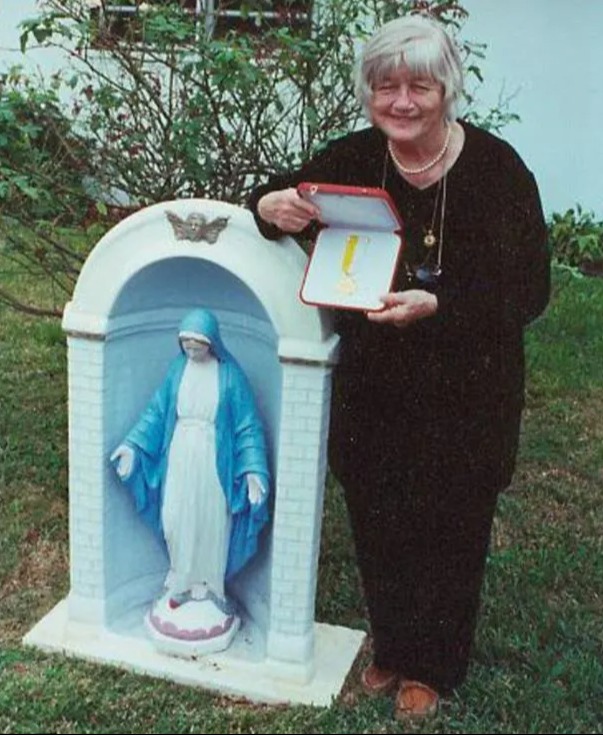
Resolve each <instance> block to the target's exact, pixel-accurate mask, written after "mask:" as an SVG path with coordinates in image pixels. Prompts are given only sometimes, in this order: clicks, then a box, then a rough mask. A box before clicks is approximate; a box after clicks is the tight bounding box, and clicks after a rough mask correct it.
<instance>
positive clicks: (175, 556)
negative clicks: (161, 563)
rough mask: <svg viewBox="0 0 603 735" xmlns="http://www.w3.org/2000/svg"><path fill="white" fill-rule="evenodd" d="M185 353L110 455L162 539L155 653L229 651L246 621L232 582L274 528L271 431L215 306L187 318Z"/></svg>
mask: <svg viewBox="0 0 603 735" xmlns="http://www.w3.org/2000/svg"><path fill="white" fill-rule="evenodd" d="M178 340H179V346H180V354H179V355H178V356H177V357H176V358H175V359H174V360H173V362H172V363H171V365H170V367H169V369H168V371H167V375H166V376H165V378H164V380H163V382H162V383H161V385H160V386H159V387H158V389H157V390H156V392H155V394H154V395H153V397H152V399H151V401H150V403H149V404H148V405H147V407H146V408H145V410H144V411H143V413H142V414H141V416H140V418H139V420H138V422H137V423H136V424H135V426H134V427H133V428H132V429H131V431H130V432H129V433H128V434H127V436H126V437H125V439H124V440H123V442H122V443H121V444H120V446H119V447H118V448H117V449H116V450H115V452H113V454H112V455H111V461H112V463H113V464H114V466H115V469H116V471H117V474H118V475H119V477H120V479H121V480H122V482H123V483H124V485H125V486H126V487H127V488H128V490H129V491H130V493H131V495H132V497H133V499H134V504H135V507H136V510H137V512H138V513H139V514H140V516H141V517H142V518H143V520H144V521H145V522H146V523H147V524H149V525H150V526H151V528H152V529H153V530H154V531H155V532H156V533H157V534H159V535H160V537H161V538H162V539H163V540H164V541H165V544H166V547H167V552H168V556H169V562H170V567H169V571H168V573H167V576H166V579H165V593H164V594H163V595H162V596H161V597H160V599H159V600H157V601H156V602H155V603H154V605H153V607H152V609H151V611H150V612H149V614H148V616H147V621H146V622H147V628H148V630H149V631H150V633H151V636H152V638H153V640H154V641H155V642H156V643H157V644H158V648H160V649H161V650H163V651H166V652H168V653H175V654H177V655H199V654H203V653H209V652H215V651H219V650H223V649H224V648H226V647H227V646H228V645H230V642H231V641H232V639H233V637H234V635H235V634H236V631H237V629H238V627H239V625H240V618H239V616H238V615H237V611H236V610H235V609H234V607H233V605H232V604H231V601H230V600H229V599H228V598H227V595H226V588H225V586H226V583H227V582H228V580H229V579H230V578H232V577H233V576H234V575H236V574H237V573H238V572H239V571H240V570H241V569H242V568H243V567H244V566H245V564H247V562H248V561H249V560H250V559H251V558H252V557H253V556H254V555H255V553H256V551H257V548H258V538H259V534H260V532H261V530H262V528H263V527H264V526H265V525H266V523H267V521H268V503H267V500H268V491H269V473H268V462H267V452H266V443H265V438H264V431H263V428H262V423H261V420H260V416H259V414H258V410H257V407H256V403H255V399H254V395H253V393H252V390H251V387H250V385H249V382H248V380H247V378H246V376H245V374H244V372H243V370H242V368H241V367H240V365H239V364H238V363H237V361H236V360H235V358H234V357H233V356H232V355H231V354H230V352H229V351H228V350H227V349H226V348H225V347H224V344H223V342H222V339H221V337H220V330H219V326H218V322H217V320H216V317H215V316H214V314H213V313H212V312H211V311H209V310H208V309H196V310H194V311H191V312H190V313H188V314H187V315H186V316H185V317H184V319H183V320H182V322H181V324H180V328H179V331H178Z"/></svg>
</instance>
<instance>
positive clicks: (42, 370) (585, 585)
mask: <svg viewBox="0 0 603 735" xmlns="http://www.w3.org/2000/svg"><path fill="white" fill-rule="evenodd" d="M602 366H603V280H601V279H582V280H578V279H567V278H563V279H562V278H561V277H560V278H558V279H557V280H556V284H555V294H554V298H553V301H552V304H551V307H550V309H549V310H548V312H547V314H546V316H545V317H544V318H542V319H541V320H539V321H538V322H537V323H536V324H535V325H534V326H533V327H532V328H531V330H530V332H529V335H528V368H529V371H528V372H529V384H528V408H527V411H526V416H525V422H524V428H523V436H522V444H521V453H520V462H519V466H518V470H517V473H516V476H515V480H514V483H513V485H512V487H511V488H510V489H509V490H508V491H507V492H506V493H505V494H503V495H502V496H501V499H500V503H499V508H498V512H497V517H496V523H495V528H494V532H493V539H492V551H491V554H490V557H489V560H488V567H487V574H486V584H485V592H484V598H483V606H482V614H481V617H480V621H479V626H478V635H477V641H476V646H475V651H474V656H473V662H472V666H471V669H470V674H469V678H468V680H467V682H466V683H465V684H464V685H463V686H462V687H461V688H460V689H459V691H458V692H457V693H456V695H455V696H454V697H453V698H451V699H450V700H449V701H447V702H445V703H444V706H443V707H442V711H441V714H440V715H439V716H438V718H437V719H436V720H434V721H433V722H432V723H430V724H424V725H421V726H416V727H414V728H413V727H409V726H407V727H406V728H405V727H404V726H402V725H400V724H399V723H397V722H396V721H395V720H394V719H393V717H392V704H391V701H390V700H388V699H387V698H385V697H381V698H377V699H367V698H366V697H364V696H363V695H362V694H361V692H360V689H359V685H358V669H359V668H360V666H361V665H362V663H363V662H364V661H366V660H367V659H368V656H369V652H368V651H364V652H363V653H362V655H361V656H360V659H359V661H358V662H357V664H356V666H355V668H354V670H353V671H352V672H351V674H350V676H349V678H348V681H347V682H346V685H345V686H344V690H343V692H342V694H341V696H340V697H339V699H338V701H336V702H335V703H334V704H333V705H332V706H331V707H328V708H323V709H318V708H311V707H301V706H291V707H284V706H282V707H281V706H279V707H271V706H264V705H254V704H251V703H249V702H245V701H241V700H235V699H231V698H227V697H220V696H217V695H214V694H210V693H208V692H205V691H203V690H199V689H194V688H188V687H183V686H177V685H175V684H171V683H168V682H164V681H157V680H154V679H151V678H148V677H143V676H136V675H132V674H128V673H126V672H123V671H120V670H117V669H114V668H111V667H100V666H93V665H91V664H87V663H85V662H82V661H77V660H73V659H68V658H65V657H62V656H59V655H45V654H42V653H40V652H37V651H34V650H31V649H25V648H23V647H22V645H21V637H22V636H23V634H24V633H26V632H27V631H28V630H29V628H30V627H31V626H32V625H33V624H34V623H35V622H37V620H39V619H40V617H42V615H43V614H44V613H45V612H47V611H48V610H49V609H50V608H51V607H52V605H53V604H54V603H56V602H57V601H58V600H59V599H61V598H62V597H64V596H65V594H66V592H67V589H68V558H67V557H68V552H67V547H68V535H67V475H66V466H67V456H66V437H67V425H66V379H65V368H66V364H65V344H64V338H63V335H62V332H61V329H60V326H59V325H58V324H57V323H53V322H49V321H44V320H33V319H31V318H27V317H23V316H19V315H17V314H15V313H13V312H9V311H7V310H2V309H1V307H0V375H1V376H2V380H1V381H0V522H1V525H0V732H11V733H26V732H27V733H41V732H49V731H50V732H55V733H130V732H131V733H168V732H169V733H189V732H199V733H201V732H203V733H268V732H278V733H398V732H405V731H413V732H415V731H416V732H432V733H517V732H522V733H524V732H525V733H603V696H602V695H603V541H602V539H603V511H602V508H603V381H602V380H601V375H602ZM317 618H318V619H319V620H322V621H326V622H330V623H340V624H343V625H348V626H353V627H360V628H364V629H368V628H367V622H366V617H365V612H364V605H363V601H362V597H361V593H360V585H359V581H358V574H357V571H356V567H355V564H354V553H353V549H352V544H351V538H350V533H349V528H348V524H347V517H346V512H345V506H344V504H343V501H342V497H341V493H340V492H339V489H338V488H337V487H336V486H335V485H334V484H332V483H331V484H330V485H329V487H328V490H327V497H326V502H325V515H324V531H323V547H322V553H321V561H320V574H319V589H318V605H317Z"/></svg>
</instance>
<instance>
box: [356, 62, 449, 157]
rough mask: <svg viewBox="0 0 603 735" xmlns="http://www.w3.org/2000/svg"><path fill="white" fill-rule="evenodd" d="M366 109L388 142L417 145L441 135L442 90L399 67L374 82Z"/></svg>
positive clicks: (432, 80) (440, 87)
mask: <svg viewBox="0 0 603 735" xmlns="http://www.w3.org/2000/svg"><path fill="white" fill-rule="evenodd" d="M369 110H370V113H371V118H372V120H373V123H374V124H375V125H376V126H377V127H379V128H381V130H382V131H383V132H384V133H385V135H386V136H387V137H388V138H389V139H390V140H391V141H392V142H394V143H399V144H401V145H408V144H410V145H413V144H416V145H421V144H424V143H425V142H428V141H429V140H430V138H431V137H432V136H433V137H437V136H438V135H439V134H440V133H441V129H442V122H443V120H444V115H445V106H444V89H443V87H442V85H441V84H440V83H439V82H437V81H435V80H434V79H432V78H431V77H421V76H416V75H414V74H412V73H411V72H410V70H409V69H408V67H401V68H400V69H399V70H397V71H395V72H392V73H391V74H389V75H388V76H386V77H384V78H383V79H381V80H380V81H379V82H377V83H375V85H374V88H373V95H372V97H371V101H370V103H369Z"/></svg>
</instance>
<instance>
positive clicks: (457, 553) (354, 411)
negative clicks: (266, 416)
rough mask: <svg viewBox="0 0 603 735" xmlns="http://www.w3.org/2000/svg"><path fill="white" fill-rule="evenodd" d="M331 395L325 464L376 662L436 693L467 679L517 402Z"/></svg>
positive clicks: (510, 461)
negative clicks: (333, 481)
mask: <svg viewBox="0 0 603 735" xmlns="http://www.w3.org/2000/svg"><path fill="white" fill-rule="evenodd" d="M341 388H342V385H341V380H340V381H339V385H338V386H337V385H336V392H335V396H334V402H333V412H332V431H331V437H330V462H331V467H332V469H333V471H334V474H335V475H336V476H337V477H338V479H339V480H340V482H341V484H342V486H343V488H344V490H345V496H346V501H347V507H348V511H349V516H350V521H351V525H352V530H353V535H354V541H355V546H356V554H357V560H358V565H359V568H360V572H361V578H362V582H363V587H364V593H365V597H366V603H367V606H368V612H369V618H370V625H371V631H372V636H373V647H374V660H375V663H376V664H377V665H378V666H381V667H383V668H387V669H393V670H396V671H398V672H400V673H401V674H402V675H403V676H405V677H406V678H409V679H418V680H420V681H422V682H424V683H427V684H429V685H430V686H432V687H434V688H435V689H436V690H438V691H439V692H440V693H442V694H445V693H447V692H450V691H451V690H452V689H454V688H455V687H457V686H458V685H459V684H460V683H461V682H462V681H463V680H464V678H465V676H466V673H467V667H468V662H469V655H470V650H471V644H472V641H473V637H474V632H475V625H476V618H477V612H478V608H479V599H480V589H481V586H482V580H483V575H484V567H485V561H486V557H487V553H488V547H489V539H490V532H491V528H492V520H493V516H494V512H495V509H496V501H497V497H498V493H499V491H500V490H501V489H502V488H503V487H505V486H506V485H507V484H508V482H509V481H510V479H511V475H512V470H513V467H514V464H515V453H516V450H517V442H518V436H519V422H520V416H521V406H520V405H519V404H518V403H513V402H506V403H501V404H500V405H495V406H493V405H492V403H491V402H490V403H488V404H487V407H486V408H483V407H480V406H472V407H471V410H468V408H467V407H466V406H458V405H457V406H455V405H452V404H450V405H447V406H446V405H442V404H438V405H435V404H432V405H431V406H425V405H423V406H419V405H418V404H416V405H415V406H414V407H410V410H408V409H409V404H408V401H402V400H400V399H399V398H398V399H397V400H394V397H393V396H392V395H391V392H388V393H384V392H383V391H381V390H379V388H378V387H377V386H375V387H374V389H373V390H367V386H366V384H365V385H363V386H362V388H363V390H362V391H361V392H358V391H357V390H349V384H348V385H347V388H348V390H346V384H345V383H344V385H343V388H344V389H343V391H342V390H341ZM482 408H483V410H482Z"/></svg>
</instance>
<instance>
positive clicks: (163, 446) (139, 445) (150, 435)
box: [114, 309, 270, 580]
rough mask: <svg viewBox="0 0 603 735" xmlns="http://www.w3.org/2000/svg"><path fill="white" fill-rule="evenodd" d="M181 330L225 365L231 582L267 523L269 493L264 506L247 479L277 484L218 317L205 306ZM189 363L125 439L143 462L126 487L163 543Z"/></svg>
mask: <svg viewBox="0 0 603 735" xmlns="http://www.w3.org/2000/svg"><path fill="white" fill-rule="evenodd" d="M182 333H185V334H187V335H191V334H195V335H203V336H204V337H207V338H208V339H209V340H210V342H211V349H212V352H213V353H214V355H215V356H216V358H217V359H218V361H219V367H218V408H217V411H216V467H217V472H218V477H219V479H220V483H221V485H222V489H223V491H224V495H225V497H226V502H227V504H228V508H229V510H230V513H231V514H232V525H231V536H230V545H229V551H228V562H227V567H226V579H227V580H228V579H230V578H231V577H232V576H234V575H235V574H236V573H237V572H239V571H240V570H241V569H242V568H243V566H244V565H245V564H246V563H247V562H248V561H249V560H250V559H251V557H252V556H253V555H254V554H255V553H256V551H257V546H258V537H259V534H260V531H261V530H262V528H263V527H264V526H265V524H266V523H267V521H268V504H267V498H268V494H264V495H263V497H262V500H261V502H260V503H258V504H256V505H251V504H250V503H249V500H248V497H247V482H246V475H247V474H248V473H254V474H256V475H259V476H260V478H261V480H262V483H263V485H264V487H265V488H266V489H268V488H269V486H270V478H269V471H268V465H267V452H266V442H265V437H264V431H263V427H262V423H261V420H260V417H259V414H258V411H257V408H256V404H255V400H254V396H253V392H252V390H251V386H250V385H249V382H248V380H247V377H246V376H245V373H244V372H243V370H242V369H241V367H240V366H239V364H238V363H237V361H236V360H235V358H234V357H233V356H232V355H231V354H230V352H228V350H226V348H225V347H224V345H223V343H222V340H221V338H220V333H219V329H218V323H217V321H216V319H215V317H214V315H213V314H212V312H210V311H208V310H206V309H196V310H195V311H192V312H189V313H188V314H187V315H186V316H185V317H184V319H183V320H182V323H181V325H180V330H179V334H182ZM186 361H187V358H186V356H185V355H184V353H182V354H180V355H179V356H178V357H176V358H175V359H174V360H173V362H172V363H171V364H170V367H169V369H168V372H167V375H166V377H165V379H164V381H163V383H162V384H161V385H160V387H159V388H158V389H157V391H156V392H155V394H154V395H153V397H152V399H151V401H150V403H149V404H148V406H147V407H146V409H145V410H144V411H143V413H142V415H141V417H140V419H139V420H138V422H137V423H136V425H135V426H134V427H133V429H132V430H131V431H130V432H129V433H128V435H127V436H126V438H125V440H124V443H125V444H128V445H130V446H131V447H133V448H134V449H135V450H136V461H135V464H134V468H133V470H132V472H131V474H130V475H129V476H128V477H127V478H125V479H124V480H123V482H124V484H125V485H126V487H127V488H128V489H129V491H130V493H131V494H132V497H133V499H134V503H135V507H136V510H137V512H138V513H139V514H140V516H141V517H142V519H143V520H144V521H145V523H147V525H149V526H150V527H151V528H152V529H153V531H155V532H156V533H157V534H158V535H159V536H160V537H161V539H162V540H163V529H162V525H161V507H162V501H163V489H164V485H165V476H166V471H167V460H168V454H169V448H170V443H171V440H172V435H173V433H174V428H175V425H176V402H177V398H178V389H179V387H180V381H181V380H182V374H183V372H184V368H185V366H186ZM114 465H115V466H116V465H117V461H115V462H114ZM201 553H202V552H201Z"/></svg>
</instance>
